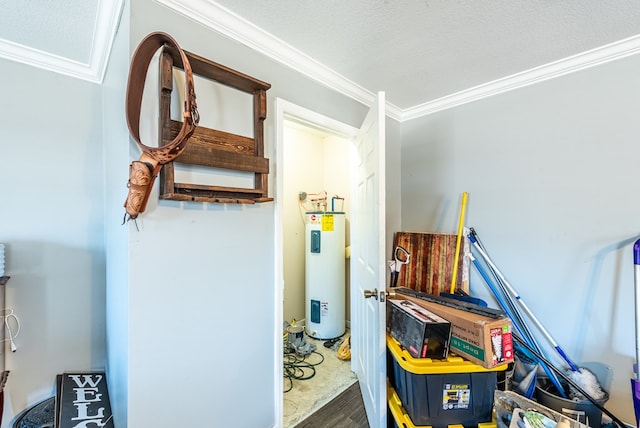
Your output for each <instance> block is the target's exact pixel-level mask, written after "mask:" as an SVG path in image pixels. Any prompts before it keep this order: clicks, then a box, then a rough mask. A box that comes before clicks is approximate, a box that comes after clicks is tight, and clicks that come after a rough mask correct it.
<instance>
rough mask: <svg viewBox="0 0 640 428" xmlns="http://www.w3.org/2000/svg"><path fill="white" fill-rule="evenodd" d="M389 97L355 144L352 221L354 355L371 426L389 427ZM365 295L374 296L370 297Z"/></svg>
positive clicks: (379, 100)
mask: <svg viewBox="0 0 640 428" xmlns="http://www.w3.org/2000/svg"><path fill="white" fill-rule="evenodd" d="M384 106H385V97H384V92H380V93H378V96H377V99H376V102H375V103H374V105H373V106H372V107H371V110H370V111H369V114H368V115H367V117H366V118H365V120H364V123H363V125H362V127H361V129H360V134H359V136H358V138H357V139H356V141H355V153H354V156H353V159H354V162H355V163H356V165H355V172H356V180H355V183H354V184H355V189H354V190H353V191H352V198H353V199H354V203H353V206H352V220H351V275H352V277H351V330H352V331H351V354H352V369H353V371H354V372H355V373H356V375H357V376H358V380H359V382H360V388H361V390H362V398H363V400H364V405H365V409H366V411H367V418H368V419H369V425H370V426H371V428H383V427H386V426H387V399H386V397H387V394H386V377H387V376H386V343H385V335H386V328H385V325H386V318H385V313H386V312H385V300H386V299H385V290H386V286H385V266H386V264H385V251H384V248H385V242H384V241H385V221H384V220H385V176H384V171H385V166H384V153H385V140H384V135H385V128H384V127H385V111H384ZM365 293H366V294H368V295H371V296H372V297H370V298H365Z"/></svg>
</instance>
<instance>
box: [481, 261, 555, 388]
mask: <svg viewBox="0 0 640 428" xmlns="http://www.w3.org/2000/svg"><path fill="white" fill-rule="evenodd" d="M469 256H470V258H471V262H472V263H473V265H474V266H475V267H476V269H477V270H478V273H479V274H480V276H482V278H483V279H484V281H485V282H486V283H487V286H488V287H489V289H490V290H491V292H492V293H493V296H494V297H495V298H496V300H497V301H498V305H499V306H500V307H501V308H502V310H503V311H505V313H506V314H507V316H508V317H509V318H511V321H513V326H514V327H515V328H516V330H518V333H519V334H520V336H521V337H522V339H523V340H524V341H525V342H526V343H527V345H529V346H530V347H532V348H534V349H535V350H537V351H538V352H540V353H541V351H540V346H539V345H538V344H537V343H536V341H535V339H534V338H533V335H532V334H531V332H529V330H528V328H527V326H526V325H525V324H524V322H523V320H522V318H521V317H520V315H519V314H518V312H517V311H516V310H515V309H516V308H515V307H514V308H513V309H514V311H513V312H512V311H511V309H510V305H509V304H508V303H507V302H511V300H509V296H505V297H506V298H507V300H504V298H503V296H502V295H501V293H500V292H499V291H498V289H496V287H495V286H494V284H493V283H492V282H491V279H490V278H489V276H488V275H487V273H486V272H485V271H484V269H483V268H482V266H480V263H478V261H477V260H476V258H475V257H473V254H469ZM511 304H513V303H511ZM538 364H540V366H541V367H542V369H543V370H544V372H545V373H546V374H547V376H549V379H550V380H551V383H553V385H554V386H555V387H556V389H557V390H558V394H560V396H561V397H562V398H567V394H566V393H565V392H564V388H562V386H561V384H560V381H559V380H558V378H557V377H556V374H555V373H554V372H553V371H552V370H551V369H550V368H549V367H548V366H547V365H546V364H545V363H543V362H542V361H540V360H538ZM527 398H531V397H527Z"/></svg>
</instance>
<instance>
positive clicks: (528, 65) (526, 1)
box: [0, 0, 640, 120]
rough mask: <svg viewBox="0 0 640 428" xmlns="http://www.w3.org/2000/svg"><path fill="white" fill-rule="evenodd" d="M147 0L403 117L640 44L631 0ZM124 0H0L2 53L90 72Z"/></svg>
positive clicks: (99, 67)
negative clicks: (375, 97)
mask: <svg viewBox="0 0 640 428" xmlns="http://www.w3.org/2000/svg"><path fill="white" fill-rule="evenodd" d="M130 1H135V0H130ZM155 1H157V2H158V3H161V4H163V5H165V6H167V7H169V8H172V9H174V10H175V11H177V12H178V13H182V14H184V15H186V16H188V17H189V18H191V19H193V20H195V21H198V22H201V23H202V24H204V25H208V26H210V27H211V28H212V29H213V30H215V31H219V32H221V33H223V34H225V35H227V36H229V37H232V38H234V39H237V40H239V41H241V42H242V43H245V44H248V45H249V46H251V47H253V48H254V49H258V50H261V51H262V52H264V53H265V54H266V55H270V56H272V57H273V58H275V59H276V60H278V61H281V62H283V63H285V64H287V65H289V66H291V67H293V68H296V69H298V70H301V71H302V72H304V73H306V74H308V75H309V76H311V77H312V78H315V79H317V80H319V81H321V82H323V83H325V84H327V86H331V87H334V88H336V89H337V90H340V91H342V92H344V93H345V94H348V95H349V96H353V97H354V98H355V99H358V100H360V101H363V102H367V100H370V99H371V98H370V97H369V95H370V94H373V93H375V92H377V91H381V90H382V91H385V93H386V98H387V101H388V107H391V109H390V110H389V111H390V112H391V114H392V115H394V117H396V118H399V119H401V120H402V119H406V118H411V117H412V116H413V117H415V116H417V115H421V114H427V113H428V112H430V111H436V109H441V108H446V107H448V106H451V105H456V103H457V104H460V103H462V102H468V101H470V100H473V99H477V98H479V97H482V96H487V95H491V94H492V93H499V92H501V91H504V90H509V89H512V88H515V87H519V86H522V85H524V84H530V83H533V82H535V81H537V80H536V79H538V80H542V79H543V78H549V77H554V76H557V75H561V74H564V73H567V72H571V71H575V70H577V69H581V68H584V67H586V66H590V65H594V64H597V63H599V62H604V61H607V60H611V59H615V58H618V57H622V56H625V55H630V54H635V53H640V1H639V0H611V1H604V0H402V1H400V0H395V1H392V0H347V1H345V0H323V1H318V0H263V1H255V0H217V1H213V0H155ZM123 4H124V0H0V11H1V13H0V56H2V57H5V58H9V59H13V60H16V61H22V62H25V63H29V64H32V65H35V66H38V67H43V68H49V69H51V70H53V71H57V72H61V73H65V74H69V75H73V76H76V77H80V78H85V79H88V80H92V81H96V82H100V81H101V78H102V75H103V73H104V69H105V67H106V61H107V59H108V54H109V51H110V48H111V43H112V40H113V37H114V35H115V31H116V29H117V26H118V21H119V17H120V12H121V10H122V7H123ZM592 50H593V51H592ZM594 52H595V53H594ZM603 52H604V53H603ZM585 53H586V54H585ZM575 57H579V58H580V60H579V61H578V60H576V61H568V62H567V60H571V59H572V58H575ZM603 58H604V59H603ZM559 62H564V63H563V64H562V65H561V66H556V67H555V68H554V67H553V66H554V65H555V64H557V63H559ZM542 68H545V71H544V73H543V74H544V76H543V77H542V78H540V77H539V76H535V75H534V77H533V78H530V77H527V79H528V80H526V79H522V78H521V79H520V80H518V78H519V76H523V75H525V74H527V73H529V75H531V74H532V73H531V72H532V71H536V70H539V69H542ZM523 81H524V83H523ZM479 88H480V89H482V90H479ZM474 91H475V93H474ZM469 94H471V95H469ZM474 97H475V98H474ZM428 104H431V105H434V106H435V107H433V108H432V107H431V106H429V107H427V105H428ZM436 105H437V106H436ZM430 108H431V110H429V109H430Z"/></svg>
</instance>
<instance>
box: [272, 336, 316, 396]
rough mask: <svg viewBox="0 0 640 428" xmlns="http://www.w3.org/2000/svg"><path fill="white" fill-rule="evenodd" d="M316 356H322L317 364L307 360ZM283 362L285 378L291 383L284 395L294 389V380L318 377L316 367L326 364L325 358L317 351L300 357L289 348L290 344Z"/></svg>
mask: <svg viewBox="0 0 640 428" xmlns="http://www.w3.org/2000/svg"><path fill="white" fill-rule="evenodd" d="M314 354H315V355H319V356H320V361H318V362H317V363H313V362H310V361H308V360H307V357H309V356H310V355H314ZM283 360H284V364H283V366H284V367H283V374H284V378H285V379H287V380H288V381H289V387H288V388H286V389H285V390H284V391H282V392H283V393H286V392H289V391H291V389H293V381H294V380H308V379H311V378H312V377H314V376H315V375H316V366H317V365H319V364H322V363H323V362H324V356H323V355H322V354H321V353H319V352H316V351H313V352H311V354H308V355H298V354H297V353H296V352H295V351H294V350H292V349H291V348H290V347H289V346H288V344H285V346H284V359H283Z"/></svg>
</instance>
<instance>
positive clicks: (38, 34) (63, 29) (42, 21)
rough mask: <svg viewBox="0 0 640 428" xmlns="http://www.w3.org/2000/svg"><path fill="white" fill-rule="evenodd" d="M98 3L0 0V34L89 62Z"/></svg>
mask: <svg viewBox="0 0 640 428" xmlns="http://www.w3.org/2000/svg"><path fill="white" fill-rule="evenodd" d="M98 4H99V1H97V0H31V1H24V0H0V10H1V11H2V15H1V17H0V38H3V39H6V40H10V41H12V42H13V43H16V44H19V45H23V46H28V47H30V48H31V49H34V50H37V51H41V52H48V53H50V54H52V55H57V56H60V57H65V58H68V59H70V60H73V61H77V62H80V63H88V62H89V59H90V57H91V49H92V47H93V40H94V33H95V25H96V17H97V13H98Z"/></svg>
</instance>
